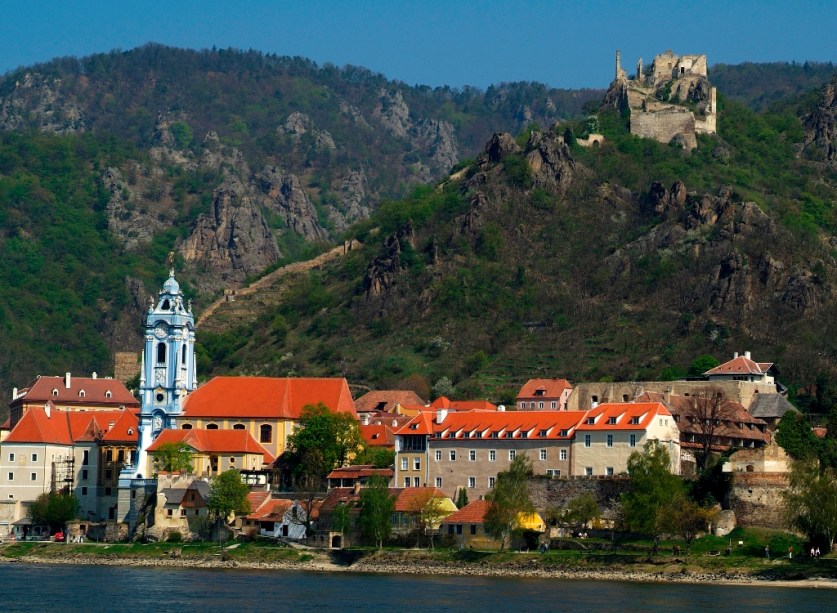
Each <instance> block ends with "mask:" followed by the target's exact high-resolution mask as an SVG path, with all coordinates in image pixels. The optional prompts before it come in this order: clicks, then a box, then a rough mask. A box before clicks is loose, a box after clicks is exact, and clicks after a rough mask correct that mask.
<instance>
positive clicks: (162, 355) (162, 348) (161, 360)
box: [157, 343, 166, 364]
mask: <svg viewBox="0 0 837 613" xmlns="http://www.w3.org/2000/svg"><path fill="white" fill-rule="evenodd" d="M157 363H158V364H165V363H166V344H165V343H157Z"/></svg>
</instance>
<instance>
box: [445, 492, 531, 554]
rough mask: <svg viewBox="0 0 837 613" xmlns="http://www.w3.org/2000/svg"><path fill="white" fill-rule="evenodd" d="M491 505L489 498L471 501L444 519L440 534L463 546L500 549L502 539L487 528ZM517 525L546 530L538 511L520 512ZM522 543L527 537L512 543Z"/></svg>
mask: <svg viewBox="0 0 837 613" xmlns="http://www.w3.org/2000/svg"><path fill="white" fill-rule="evenodd" d="M490 505H491V503H490V502H488V501H487V500H474V501H473V502H469V503H468V504H467V505H465V506H464V507H462V508H461V509H459V510H458V511H457V512H456V513H452V514H451V515H448V516H447V517H446V518H445V519H444V520H442V522H441V526H440V530H439V532H440V534H441V535H442V537H443V538H447V539H451V540H454V542H456V543H457V544H458V545H459V546H460V547H461V548H469V549H498V548H499V547H500V541H498V540H497V539H496V538H495V537H494V536H493V535H491V534H489V533H488V531H487V530H486V529H485V515H486V513H487V512H488V509H489V507H490ZM516 527H517V528H519V529H523V530H526V531H530V532H540V533H543V532H545V531H546V524H545V523H544V521H543V519H542V518H541V516H540V515H539V514H538V513H520V514H519V515H518V517H517V522H516ZM521 544H525V539H513V540H512V544H511V545H512V547H518V546H520V545H521Z"/></svg>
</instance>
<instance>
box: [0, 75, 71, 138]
mask: <svg viewBox="0 0 837 613" xmlns="http://www.w3.org/2000/svg"><path fill="white" fill-rule="evenodd" d="M80 82H81V83H82V84H83V83H84V80H80ZM61 85H62V82H61V79H57V78H53V77H48V76H46V75H42V74H39V73H26V74H25V75H24V76H23V78H22V79H21V80H19V81H17V82H16V83H15V88H14V90H13V91H12V92H11V93H10V94H9V95H7V96H4V97H2V98H0V130H23V129H26V128H28V127H37V128H38V129H39V130H42V131H44V132H52V133H54V134H75V133H80V132H84V131H85V130H86V129H87V121H86V119H85V117H84V113H83V111H82V108H81V106H80V105H79V104H78V103H77V102H76V101H75V99H73V98H70V97H67V96H66V95H65V94H63V93H62V92H61Z"/></svg>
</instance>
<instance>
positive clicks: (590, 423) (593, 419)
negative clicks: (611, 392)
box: [585, 417, 596, 426]
mask: <svg viewBox="0 0 837 613" xmlns="http://www.w3.org/2000/svg"><path fill="white" fill-rule="evenodd" d="M585 423H586V424H587V425H588V426H592V425H593V424H595V423H596V418H595V417H588V418H587V420H586V421H585Z"/></svg>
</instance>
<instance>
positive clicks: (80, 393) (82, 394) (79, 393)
mask: <svg viewBox="0 0 837 613" xmlns="http://www.w3.org/2000/svg"><path fill="white" fill-rule="evenodd" d="M84 396H85V394H84V390H79V391H78V397H79V398H84Z"/></svg>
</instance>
